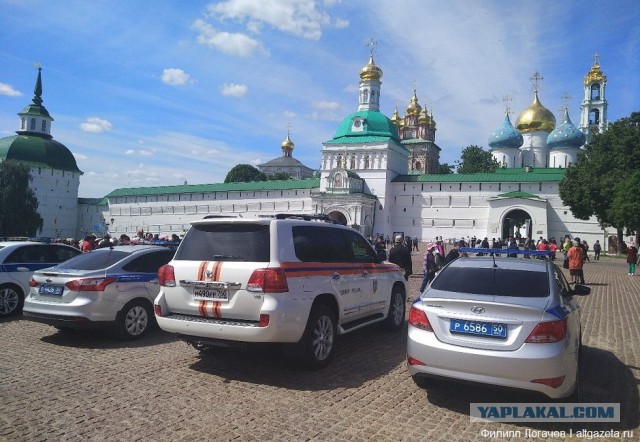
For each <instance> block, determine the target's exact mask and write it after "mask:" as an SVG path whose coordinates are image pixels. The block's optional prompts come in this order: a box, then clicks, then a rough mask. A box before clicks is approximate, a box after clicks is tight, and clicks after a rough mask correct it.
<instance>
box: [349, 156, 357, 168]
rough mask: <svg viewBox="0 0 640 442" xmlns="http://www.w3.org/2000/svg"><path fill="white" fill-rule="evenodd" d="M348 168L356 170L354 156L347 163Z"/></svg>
mask: <svg viewBox="0 0 640 442" xmlns="http://www.w3.org/2000/svg"><path fill="white" fill-rule="evenodd" d="M349 168H350V169H355V168H356V157H355V155H351V161H350V162H349Z"/></svg>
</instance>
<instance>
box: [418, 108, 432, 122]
mask: <svg viewBox="0 0 640 442" xmlns="http://www.w3.org/2000/svg"><path fill="white" fill-rule="evenodd" d="M428 122H429V116H428V115H427V108H426V107H425V108H424V109H422V112H420V116H419V117H418V123H420V124H426V123H428Z"/></svg>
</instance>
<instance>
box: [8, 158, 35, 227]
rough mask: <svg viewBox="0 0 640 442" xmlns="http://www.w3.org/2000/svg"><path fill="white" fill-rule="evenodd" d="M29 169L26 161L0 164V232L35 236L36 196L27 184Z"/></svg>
mask: <svg viewBox="0 0 640 442" xmlns="http://www.w3.org/2000/svg"><path fill="white" fill-rule="evenodd" d="M29 170H30V168H29V166H28V165H27V164H26V163H23V162H19V161H14V160H6V161H3V162H2V163H0V235H4V236H35V235H36V234H37V233H38V232H39V231H40V230H42V225H43V221H42V217H41V216H40V215H39V214H38V199H37V198H36V195H35V194H34V193H33V190H31V188H30V187H29V180H30V178H31V175H30V172H29Z"/></svg>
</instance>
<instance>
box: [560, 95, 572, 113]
mask: <svg viewBox="0 0 640 442" xmlns="http://www.w3.org/2000/svg"><path fill="white" fill-rule="evenodd" d="M560 100H561V101H562V108H560V111H561V112H562V111H563V110H565V109H567V110H568V109H569V103H570V102H571V95H569V93H568V92H565V93H564V94H562V97H560Z"/></svg>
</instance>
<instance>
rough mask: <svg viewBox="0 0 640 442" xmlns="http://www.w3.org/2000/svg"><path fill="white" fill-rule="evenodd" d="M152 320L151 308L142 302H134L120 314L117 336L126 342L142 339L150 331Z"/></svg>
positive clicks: (117, 321) (117, 323)
mask: <svg viewBox="0 0 640 442" xmlns="http://www.w3.org/2000/svg"><path fill="white" fill-rule="evenodd" d="M150 318H151V313H150V310H149V307H147V306H146V305H144V304H143V303H142V302H140V301H133V302H131V303H129V304H127V305H126V306H125V307H124V308H123V309H122V311H120V313H119V314H118V318H117V320H116V330H115V332H116V335H117V336H118V337H119V338H120V339H124V340H132V339H138V338H141V337H142V336H143V335H144V334H145V333H147V331H148V330H149V325H150V321H151V319H150Z"/></svg>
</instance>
